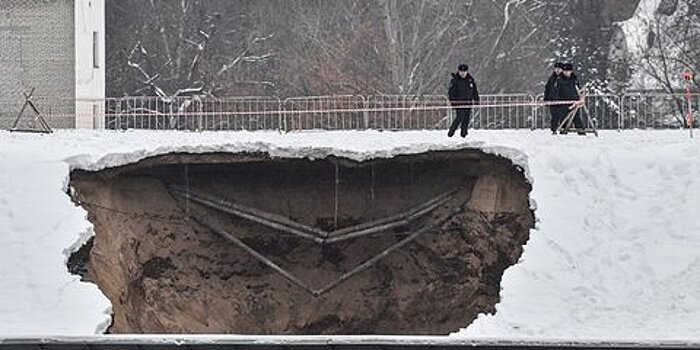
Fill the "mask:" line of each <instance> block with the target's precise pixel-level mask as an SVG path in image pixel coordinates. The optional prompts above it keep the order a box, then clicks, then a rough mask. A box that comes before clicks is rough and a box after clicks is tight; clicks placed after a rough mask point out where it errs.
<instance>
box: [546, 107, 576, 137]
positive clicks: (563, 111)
mask: <svg viewBox="0 0 700 350" xmlns="http://www.w3.org/2000/svg"><path fill="white" fill-rule="evenodd" d="M571 106H572V105H558V106H551V107H549V111H550V113H551V115H552V119H551V124H550V128H551V130H552V131H557V128H558V127H559V124H561V123H562V122H563V121H564V119H566V117H567V116H568V115H569V112H571V110H570V109H569V108H570V107H571ZM579 112H580V111H577V112H576V115H575V116H574V127H575V128H576V129H583V123H582V122H581V115H580V113H579Z"/></svg>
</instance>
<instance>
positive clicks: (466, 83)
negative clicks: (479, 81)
mask: <svg viewBox="0 0 700 350" xmlns="http://www.w3.org/2000/svg"><path fill="white" fill-rule="evenodd" d="M448 97H449V98H450V103H451V104H452V105H453V106H459V105H470V104H478V103H479V90H478V89H477V87H476V81H474V78H473V77H472V76H471V75H470V74H469V73H467V76H466V77H464V78H462V77H460V76H459V74H456V73H452V80H451V81H450V90H449V91H448Z"/></svg>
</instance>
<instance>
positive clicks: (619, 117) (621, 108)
mask: <svg viewBox="0 0 700 350" xmlns="http://www.w3.org/2000/svg"><path fill="white" fill-rule="evenodd" d="M625 96H626V94H622V95H619V96H618V98H619V99H620V100H619V104H618V107H617V108H618V114H617V132H622V120H623V118H622V114H623V113H625Z"/></svg>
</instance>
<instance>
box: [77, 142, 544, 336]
mask: <svg viewBox="0 0 700 350" xmlns="http://www.w3.org/2000/svg"><path fill="white" fill-rule="evenodd" d="M71 186H72V188H73V189H74V191H73V192H72V193H73V199H74V201H75V202H76V203H78V204H79V205H81V206H83V207H84V208H85V209H86V210H87V211H88V212H89V220H90V221H91V222H92V223H93V224H94V227H95V237H94V238H93V239H92V240H91V241H90V242H89V243H88V244H87V245H85V246H84V247H83V248H82V249H81V250H80V251H78V252H77V253H75V254H74V255H73V256H72V257H71V259H70V261H69V269H70V270H71V271H72V272H74V273H79V274H81V275H82V276H83V278H84V279H85V280H88V281H92V282H94V283H96V284H97V285H98V286H99V287H100V289H101V290H102V291H103V292H104V293H105V295H106V296H107V297H108V298H109V299H110V300H111V302H112V304H113V312H114V316H113V324H112V326H111V327H110V330H109V331H110V332H111V333H193V332H197V333H200V332H201V333H241V334H447V333H450V332H454V331H457V330H458V329H460V328H462V327H465V326H467V325H468V324H469V323H470V322H471V321H472V320H473V319H474V318H475V317H476V315H477V314H479V313H482V312H487V313H492V312H495V309H494V306H495V304H496V303H497V302H498V298H499V289H500V281H501V276H502V274H503V271H504V270H505V269H506V268H507V267H508V266H510V265H512V264H514V263H515V262H516V261H517V260H518V258H519V257H520V254H521V252H522V246H523V244H524V243H525V242H526V241H527V239H528V234H529V229H530V228H531V227H533V224H534V218H533V213H532V211H531V210H530V206H529V200H528V195H529V192H530V185H529V184H528V183H527V181H526V179H525V177H524V175H523V173H522V169H521V168H519V167H518V166H515V165H514V164H513V163H512V162H511V161H509V160H507V159H505V158H500V157H497V156H494V155H489V154H486V153H483V152H482V151H479V150H474V149H466V150H458V151H440V152H428V153H423V154H416V155H403V156H397V157H395V158H391V159H373V160H368V161H363V162H356V161H353V160H350V159H344V158H338V157H326V158H324V159H315V160H309V159H286V158H273V157H270V156H269V155H268V154H266V153H239V154H228V153H212V154H196V155H195V154H167V155H162V156H157V157H152V158H148V159H145V160H142V161H140V162H138V163H135V164H130V165H127V166H123V167H117V168H110V169H106V170H102V171H98V172H86V171H74V172H73V173H72V174H71Z"/></svg>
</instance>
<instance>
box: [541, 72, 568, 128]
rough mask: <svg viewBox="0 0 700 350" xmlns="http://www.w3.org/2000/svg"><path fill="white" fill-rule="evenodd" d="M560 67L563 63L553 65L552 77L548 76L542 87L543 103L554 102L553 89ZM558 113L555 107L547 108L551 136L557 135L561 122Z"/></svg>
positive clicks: (559, 74)
mask: <svg viewBox="0 0 700 350" xmlns="http://www.w3.org/2000/svg"><path fill="white" fill-rule="evenodd" d="M562 66H563V63H561V62H557V63H555V64H554V71H553V72H552V75H550V76H549V79H548V80H547V84H546V85H545V86H544V101H545V102H550V101H554V100H555V96H554V87H556V86H557V84H558V82H559V81H558V80H559V78H561V75H562V69H561V68H562ZM559 114H560V113H559V112H558V111H557V109H556V106H554V105H550V106H549V115H550V120H549V129H550V130H552V134H556V133H557V128H558V127H559V123H560V122H561V119H560V117H559Z"/></svg>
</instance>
